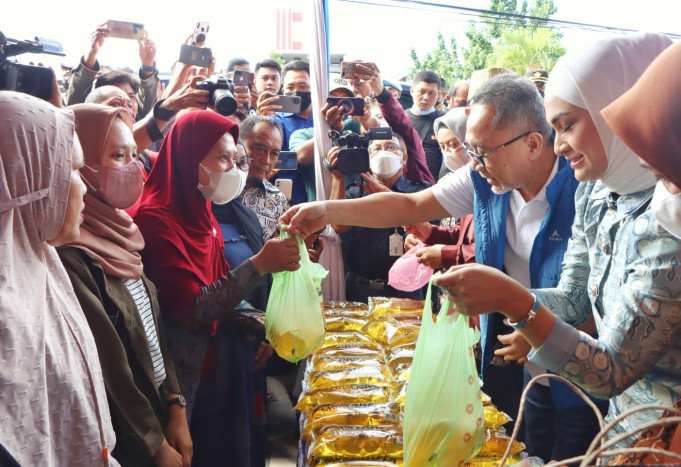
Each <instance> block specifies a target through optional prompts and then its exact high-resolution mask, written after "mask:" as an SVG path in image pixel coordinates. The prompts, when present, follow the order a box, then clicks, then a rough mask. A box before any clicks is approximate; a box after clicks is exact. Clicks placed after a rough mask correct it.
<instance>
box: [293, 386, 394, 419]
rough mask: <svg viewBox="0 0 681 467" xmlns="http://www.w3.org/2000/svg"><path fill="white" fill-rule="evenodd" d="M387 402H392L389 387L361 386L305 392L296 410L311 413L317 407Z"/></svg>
mask: <svg viewBox="0 0 681 467" xmlns="http://www.w3.org/2000/svg"><path fill="white" fill-rule="evenodd" d="M385 402H390V388H389V387H388V386H374V385H371V384H359V385H354V386H339V387H336V388H329V389H324V390H321V391H314V392H304V393H303V394H301V396H300V399H299V400H298V403H297V404H296V409H298V410H300V411H301V412H308V413H309V412H312V411H313V410H314V409H315V408H316V407H318V406H320V405H326V404H379V403H385Z"/></svg>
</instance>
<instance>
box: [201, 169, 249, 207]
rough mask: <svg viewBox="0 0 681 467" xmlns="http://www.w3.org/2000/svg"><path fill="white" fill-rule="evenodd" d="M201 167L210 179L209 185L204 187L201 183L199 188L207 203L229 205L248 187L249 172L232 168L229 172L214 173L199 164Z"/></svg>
mask: <svg viewBox="0 0 681 467" xmlns="http://www.w3.org/2000/svg"><path fill="white" fill-rule="evenodd" d="M199 167H201V168H202V169H203V170H205V171H206V173H207V174H208V176H209V177H210V183H209V184H208V185H202V184H201V183H200V182H199V186H198V188H199V191H200V192H201V194H202V195H203V197H204V198H206V200H207V201H212V202H214V203H215V204H225V203H229V202H230V201H232V200H233V199H234V198H236V197H237V196H239V194H240V193H241V190H243V189H244V186H246V178H247V177H248V172H245V171H243V170H241V169H239V168H237V167H232V168H231V169H230V170H228V171H227V172H213V171H212V170H210V169H208V168H206V167H205V166H204V165H203V164H199Z"/></svg>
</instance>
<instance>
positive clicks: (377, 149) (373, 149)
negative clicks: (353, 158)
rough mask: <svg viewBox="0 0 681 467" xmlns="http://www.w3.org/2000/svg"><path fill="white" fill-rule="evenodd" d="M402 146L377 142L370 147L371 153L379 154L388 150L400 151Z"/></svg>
mask: <svg viewBox="0 0 681 467" xmlns="http://www.w3.org/2000/svg"><path fill="white" fill-rule="evenodd" d="M399 150H400V147H399V146H398V145H396V144H395V143H386V144H385V145H383V146H380V145H378V144H375V145H373V146H371V147H370V148H369V154H372V155H373V154H377V153H379V152H381V151H388V152H395V151H399Z"/></svg>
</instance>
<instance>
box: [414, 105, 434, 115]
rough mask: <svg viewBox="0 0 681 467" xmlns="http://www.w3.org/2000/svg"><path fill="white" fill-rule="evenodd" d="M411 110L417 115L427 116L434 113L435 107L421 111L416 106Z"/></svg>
mask: <svg viewBox="0 0 681 467" xmlns="http://www.w3.org/2000/svg"><path fill="white" fill-rule="evenodd" d="M412 109H413V110H414V111H415V112H416V113H417V114H419V115H429V114H432V113H433V112H435V106H433V107H431V108H430V109H428V110H421V109H419V108H418V107H417V106H414V107H412Z"/></svg>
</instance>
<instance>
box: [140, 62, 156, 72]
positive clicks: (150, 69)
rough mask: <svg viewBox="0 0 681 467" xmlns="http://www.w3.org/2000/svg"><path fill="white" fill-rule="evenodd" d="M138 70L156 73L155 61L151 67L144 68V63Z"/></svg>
mask: <svg viewBox="0 0 681 467" xmlns="http://www.w3.org/2000/svg"><path fill="white" fill-rule="evenodd" d="M140 70H142V71H146V72H150V71H156V60H154V64H153V65H151V66H146V65H145V64H144V63H143V64H142V65H141V66H140Z"/></svg>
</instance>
